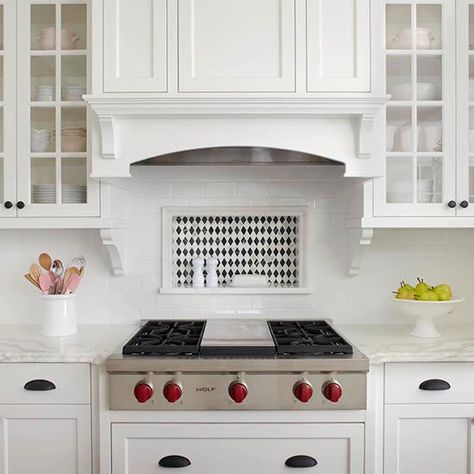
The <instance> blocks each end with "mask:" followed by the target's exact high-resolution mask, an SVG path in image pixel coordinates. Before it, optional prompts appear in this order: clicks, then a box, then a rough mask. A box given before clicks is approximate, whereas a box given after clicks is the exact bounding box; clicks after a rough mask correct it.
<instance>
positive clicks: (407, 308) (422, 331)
mask: <svg viewBox="0 0 474 474" xmlns="http://www.w3.org/2000/svg"><path fill="white" fill-rule="evenodd" d="M393 301H394V302H395V303H396V304H397V306H398V308H399V310H400V311H401V312H402V313H403V314H404V315H405V316H412V317H414V318H416V324H415V328H414V329H413V331H412V332H411V333H410V335H411V336H415V337H440V336H441V334H440V333H439V332H438V330H437V329H436V326H435V323H434V319H435V318H441V317H442V316H448V315H449V314H451V313H452V312H453V311H454V308H455V306H456V305H458V304H459V303H462V302H463V301H464V298H462V297H461V296H453V297H452V299H450V300H449V301H417V300H403V299H398V298H393Z"/></svg>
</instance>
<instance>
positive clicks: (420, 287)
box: [415, 278, 432, 294]
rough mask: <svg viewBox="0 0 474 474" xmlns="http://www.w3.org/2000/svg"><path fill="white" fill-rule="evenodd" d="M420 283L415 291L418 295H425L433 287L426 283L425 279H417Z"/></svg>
mask: <svg viewBox="0 0 474 474" xmlns="http://www.w3.org/2000/svg"><path fill="white" fill-rule="evenodd" d="M417 280H418V283H417V284H416V287H415V290H416V293H417V294H420V293H423V292H424V291H426V290H429V289H431V288H432V287H431V285H428V284H427V283H425V282H424V280H423V278H417Z"/></svg>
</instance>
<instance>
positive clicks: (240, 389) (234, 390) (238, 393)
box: [229, 382, 249, 403]
mask: <svg viewBox="0 0 474 474" xmlns="http://www.w3.org/2000/svg"><path fill="white" fill-rule="evenodd" d="M248 393H249V391H248V389H247V387H246V386H245V385H244V384H243V383H241V382H234V383H231V384H230V385H229V396H230V398H232V400H234V402H235V403H242V402H243V401H244V400H245V398H246V397H247V394H248Z"/></svg>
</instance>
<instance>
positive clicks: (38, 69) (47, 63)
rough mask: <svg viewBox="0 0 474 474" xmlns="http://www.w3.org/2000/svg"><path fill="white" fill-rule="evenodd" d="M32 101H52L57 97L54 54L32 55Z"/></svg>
mask: <svg viewBox="0 0 474 474" xmlns="http://www.w3.org/2000/svg"><path fill="white" fill-rule="evenodd" d="M30 94H31V95H30V97H31V101H32V102H51V101H54V100H55V98H56V58H55V57H54V56H32V57H31V91H30Z"/></svg>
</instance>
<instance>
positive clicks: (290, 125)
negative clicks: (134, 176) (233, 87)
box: [85, 94, 387, 178]
mask: <svg viewBox="0 0 474 474" xmlns="http://www.w3.org/2000/svg"><path fill="white" fill-rule="evenodd" d="M85 100H86V101H87V102H88V103H89V105H90V107H91V108H92V110H93V111H94V113H95V115H96V119H97V120H94V121H93V122H95V123H94V127H95V128H96V131H97V134H96V136H98V137H100V140H99V141H98V142H97V143H95V144H94V148H95V149H94V152H93V159H92V176H94V177H98V178H100V177H128V176H130V165H131V164H133V163H137V162H142V161H145V160H149V159H151V158H154V157H157V156H161V155H168V154H171V153H176V152H181V151H188V150H199V149H205V148H218V147H259V148H272V149H277V150H289V151H296V152H302V153H306V154H309V155H314V156H315V157H320V158H325V159H329V160H331V161H333V162H334V163H335V164H343V165H345V176H348V177H361V178H371V177H377V176H381V174H382V171H383V168H382V165H383V163H382V161H381V157H380V156H377V154H376V153H374V154H373V153H372V151H373V149H372V148H373V143H374V142H375V140H374V139H373V133H374V123H375V119H376V116H377V114H378V113H379V112H380V110H381V109H382V106H383V104H384V103H385V102H386V100H387V99H386V97H374V96H364V97H348V96H342V97H337V98H331V97H323V98H321V97H318V98H315V97H311V98H308V97H304V98H294V97H293V98H288V99H286V98H281V97H278V98H262V97H258V98H241V97H239V98H222V97H218V98H210V97H209V96H207V97H205V98H204V97H203V98H196V97H193V98H183V97H179V98H156V96H155V97H153V96H148V97H143V96H142V97H136V96H123V95H122V96H120V95H118V94H113V95H112V94H109V95H107V96H103V95H102V96H86V97H85ZM216 156H218V155H216ZM315 161H317V160H315ZM290 162H291V161H289V163H290ZM213 164H219V161H218V159H216V162H215V163H213Z"/></svg>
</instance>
